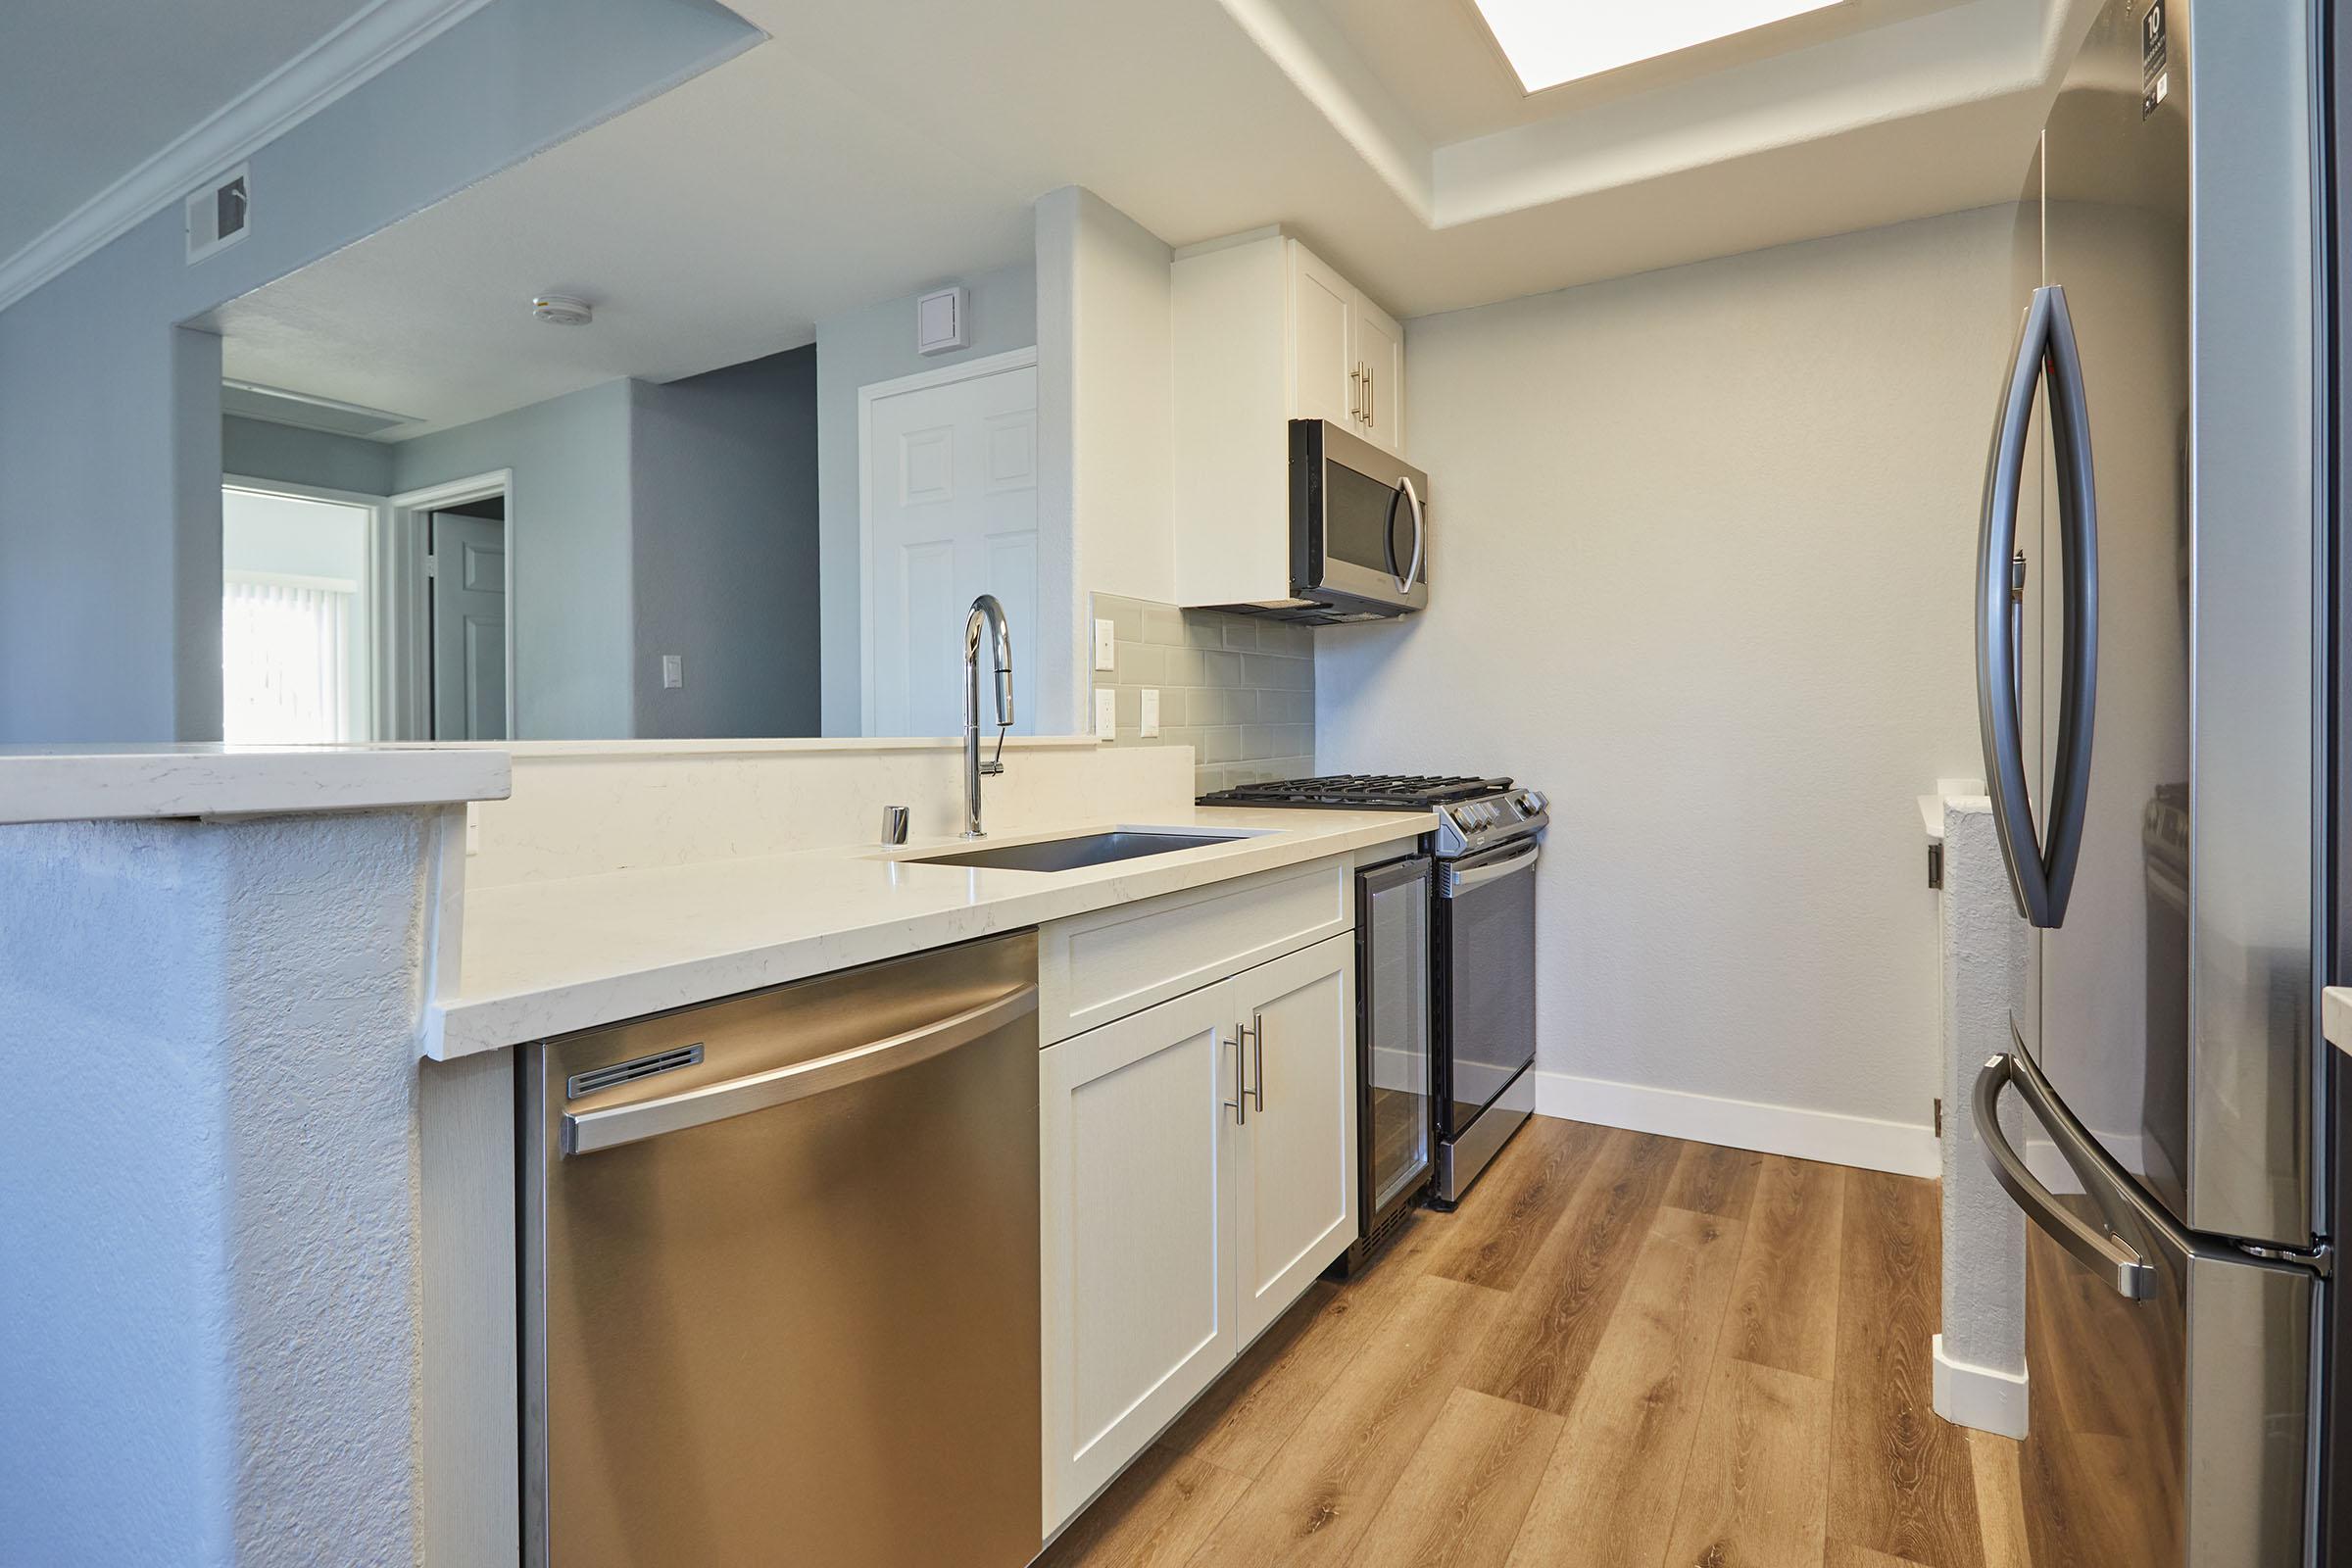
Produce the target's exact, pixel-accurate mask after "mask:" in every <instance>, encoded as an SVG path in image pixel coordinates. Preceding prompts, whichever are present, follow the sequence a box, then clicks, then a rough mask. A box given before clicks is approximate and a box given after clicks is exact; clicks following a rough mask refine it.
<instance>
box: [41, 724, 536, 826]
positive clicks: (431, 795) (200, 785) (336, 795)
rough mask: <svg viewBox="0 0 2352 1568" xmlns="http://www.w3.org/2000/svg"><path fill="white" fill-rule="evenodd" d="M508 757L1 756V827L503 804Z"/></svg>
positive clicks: (345, 749)
mask: <svg viewBox="0 0 2352 1568" xmlns="http://www.w3.org/2000/svg"><path fill="white" fill-rule="evenodd" d="M510 777H511V767H510V764H509V761H508V758H507V754H506V753H505V752H502V751H495V750H484V749H476V748H458V749H453V748H448V747H437V746H399V745H386V746H224V745H221V744H220V743H218V742H213V743H206V744H185V745H144V746H43V747H31V746H0V823H9V822H87V821H112V820H123V819H126V818H135V817H165V816H259V815H276V814H279V813H282V812H300V811H364V810H373V809H385V808H393V807H409V806H445V805H453V804H456V803H459V802H463V801H496V800H504V799H506V797H507V793H508V789H509V787H510Z"/></svg>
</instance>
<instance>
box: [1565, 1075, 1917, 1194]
mask: <svg viewBox="0 0 2352 1568" xmlns="http://www.w3.org/2000/svg"><path fill="white" fill-rule="evenodd" d="M1536 1110H1537V1113H1538V1114H1540V1115H1544V1116H1560V1117H1564V1118H1566V1119H1567V1120H1570V1121H1591V1122H1598V1123H1600V1124H1601V1125H1602V1126H1604V1127H1627V1128H1631V1129H1632V1130H1634V1131H1635V1132H1643V1133H1662V1134H1664V1135H1665V1136H1667V1137H1669V1138H1688V1139H1690V1140H1691V1141H1692V1142H1694V1143H1702V1144H1722V1145H1725V1146H1727V1147H1729V1148H1732V1149H1753V1150H1758V1151H1761V1152H1764V1153H1767V1154H1788V1155H1790V1156H1792V1157H1794V1158H1797V1159H1818V1160H1824V1161H1827V1162H1828V1163H1830V1164H1833V1165H1853V1166H1857V1167H1859V1168H1861V1169H1863V1170H1884V1171H1892V1172H1893V1173H1894V1174H1896V1175H1898V1176H1936V1175H1940V1174H1941V1173H1942V1170H1943V1152H1942V1147H1941V1145H1940V1144H1939V1143H1938V1142H1937V1140H1936V1129H1935V1128H1933V1127H1931V1126H1928V1125H1927V1124H1925V1123H1921V1124H1919V1125H1917V1126H1912V1125H1910V1124H1907V1123H1904V1122H1894V1121H1875V1120H1873V1119H1871V1118H1870V1117H1867V1116H1844V1115H1839V1114H1838V1112H1836V1111H1829V1110H1806V1109H1803V1108H1801V1107H1799V1106H1795V1105H1767V1104H1763V1103H1759V1102H1756V1101H1752V1100H1719V1099H1717V1098H1716V1097H1714V1096H1713V1095H1693V1094H1686V1093H1684V1092H1683V1091H1681V1090H1678V1089H1652V1088H1649V1087H1648V1086H1646V1085H1642V1084H1620V1083H1611V1082H1610V1081H1609V1080H1607V1079H1605V1078H1582V1077H1578V1076H1576V1075H1575V1074H1573V1073H1564V1072H1538V1073H1537V1074H1536Z"/></svg>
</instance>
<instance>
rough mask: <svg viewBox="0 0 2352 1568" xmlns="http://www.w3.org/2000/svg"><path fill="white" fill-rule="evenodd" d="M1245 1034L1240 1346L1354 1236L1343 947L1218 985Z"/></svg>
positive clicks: (1351, 1080)
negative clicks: (1246, 1083)
mask: <svg viewBox="0 0 2352 1568" xmlns="http://www.w3.org/2000/svg"><path fill="white" fill-rule="evenodd" d="M1220 989H1223V990H1225V991H1226V992H1227V993H1228V994H1229V995H1230V997H1231V999H1232V1005H1233V1007H1234V1009H1235V1012H1236V1014H1237V1016H1236V1017H1235V1018H1234V1020H1233V1022H1234V1025H1235V1032H1236V1033H1237V1034H1238V1033H1239V1032H1240V1029H1241V1028H1242V1027H1243V1026H1247V1027H1248V1028H1249V1029H1250V1035H1249V1036H1248V1037H1247V1040H1246V1042H1245V1048H1246V1050H1247V1053H1248V1054H1249V1057H1250V1060H1249V1062H1248V1067H1249V1072H1250V1090H1251V1093H1250V1096H1249V1099H1248V1109H1247V1113H1246V1114H1245V1115H1244V1117H1243V1121H1242V1126H1241V1128H1240V1130H1239V1131H1240V1136H1239V1137H1237V1138H1236V1139H1235V1140H1234V1142H1235V1146H1236V1150H1237V1153H1238V1160H1237V1163H1236V1168H1235V1171H1234V1184H1233V1193H1234V1203H1235V1214H1234V1226H1233V1231H1234V1246H1235V1250H1236V1252H1237V1257H1236V1260H1235V1261H1236V1267H1237V1269H1238V1277H1239V1283H1240V1287H1241V1302H1240V1308H1239V1312H1238V1314H1237V1315H1238V1316H1239V1318H1240V1320H1241V1336H1242V1343H1243V1344H1245V1345H1247V1344H1248V1343H1249V1342H1250V1340H1251V1339H1253V1338H1254V1337H1256V1335H1257V1334H1258V1333H1259V1331H1261V1330H1263V1329H1264V1328H1265V1327H1266V1326H1267V1325H1268V1324H1270V1323H1272V1322H1273V1321H1274V1320H1275V1319H1276V1318H1278V1317H1280V1316H1281V1315H1282V1314H1283V1311H1284V1309H1285V1308H1287V1307H1288V1306H1289V1305H1290V1304H1291V1303H1292V1302H1293V1301H1295V1300H1297V1299H1299V1294H1300V1293H1301V1292H1303V1291H1304V1290H1305V1289H1306V1288H1307V1287H1308V1286H1309V1285H1312V1284H1313V1283H1314V1282H1315V1278H1316V1276H1317V1275H1319V1274H1321V1273H1322V1272H1323V1269H1324V1267H1325V1265H1327V1264H1329V1263H1330V1262H1331V1260H1332V1259H1333V1258H1335V1257H1337V1256H1338V1255H1339V1254H1340V1253H1341V1252H1342V1251H1343V1250H1345V1249H1346V1248H1347V1247H1348V1244H1349V1243H1350V1242H1352V1241H1353V1240H1354V1239H1355V1227H1356V1216H1355V1197H1356V1179H1355V1178H1356V1170H1355V1127H1356V1114H1355V1110H1356V1104H1355V939H1354V936H1353V935H1352V934H1350V935H1348V936H1339V937H1333V938H1331V939H1329V940H1328V941H1324V942H1318V943H1316V944H1315V945H1314V946H1313V947H1311V948H1305V949H1302V950H1300V951H1299V952H1298V953H1294V954H1291V955H1290V956H1287V957H1281V958H1276V959H1275V960H1274V961H1273V962H1271V963H1266V964H1260V965H1259V966H1258V967H1256V968H1254V969H1250V970H1247V971H1245V972H1244V973H1242V974H1238V975H1236V976H1234V977H1233V978H1232V979H1231V980H1228V981H1226V982H1225V984H1224V986H1223V987H1222V988H1220Z"/></svg>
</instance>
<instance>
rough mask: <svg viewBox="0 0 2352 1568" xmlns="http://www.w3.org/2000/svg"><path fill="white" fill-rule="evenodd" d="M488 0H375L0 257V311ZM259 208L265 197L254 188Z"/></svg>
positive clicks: (264, 194) (418, 46) (262, 192)
mask: <svg viewBox="0 0 2352 1568" xmlns="http://www.w3.org/2000/svg"><path fill="white" fill-rule="evenodd" d="M488 3H489V0H375V4H373V5H370V6H368V8H367V9H366V10H364V11H362V12H360V13H359V14H358V15H357V16H354V17H353V18H352V19H351V20H350V21H348V22H346V23H344V24H343V25H341V26H339V27H337V28H335V30H334V31H332V32H330V33H328V34H327V35H326V36H325V37H323V38H321V39H319V41H318V42H317V43H315V44H313V45H311V47H310V48H308V49H306V50H304V51H303V52H302V53H301V54H298V55H296V56H295V57H294V58H293V59H291V60H289V61H287V62H286V63H285V64H284V65H282V66H280V67H278V68H277V69H276V70H275V71H272V72H271V73H270V74H268V75H267V76H264V77H263V78H262V79H261V80H260V81H257V82H255V83H254V84H253V85H252V86H250V87H248V88H246V89H245V90H244V91H243V92H241V93H239V94H238V95H237V96H236V97H234V98H231V99H230V100H229V101H228V102H227V103H225V104H222V105H221V107H220V108H219V109H216V110H215V111H213V113H211V114H210V115H208V116H206V117H205V118H204V119H203V120H200V121H198V122H197V123H195V124H193V125H191V126H189V127H188V128H187V129H186V130H184V131H182V132H180V133H179V134H178V135H177V136H175V137H173V138H172V140H171V141H169V142H166V143H165V144H164V145H163V147H162V148H160V149H159V150H157V151H156V152H155V153H153V154H152V155H150V156H149V157H148V158H146V159H145V160H144V161H142V162H141V163H139V164H138V165H136V166H135V167H134V168H132V169H131V170H130V172H127V173H125V174H123V176H122V177H121V178H119V179H117V180H115V181H114V182H113V183H112V184H110V185H108V186H106V187H105V188H104V189H102V190H100V191H99V192H98V193H97V194H96V195H95V196H92V197H91V198H90V199H89V200H88V201H86V202H83V203H82V204H81V205H80V206H79V207H76V208H75V209H74V210H73V212H71V213H69V214H67V215H66V216H65V217H64V218H63V219H60V220H59V221H58V222H57V223H56V224H55V225H54V226H52V227H50V228H49V229H48V230H46V231H45V232H43V233H41V234H40V235H38V236H37V237H36V238H34V239H33V241H32V242H31V243H30V244H28V245H26V246H25V248H24V249H22V250H20V251H18V252H17V253H16V254H15V255H13V256H11V257H9V258H8V259H7V260H6V261H0V311H4V310H6V309H8V307H10V306H11V305H14V304H15V303H16V302H17V301H19V300H21V299H23V298H24V297H25V295H27V294H29V293H31V292H32V291H33V290H34V289H36V288H39V287H40V286H41V285H42V284H43V283H46V282H48V281H49V280H50V279H51V278H53V277H55V276H57V275H58V274H59V273H60V272H63V271H65V270H67V269H68V268H70V267H73V265H74V264H75V263H77V262H80V261H82V260H84V259H85V258H87V257H89V256H90V255H92V254H93V253H95V252H96V251H98V250H100V249H102V248H104V247H105V246H107V245H108V244H111V243H112V242H113V241H115V240H117V239H120V238H121V237H122V236H123V235H124V234H126V233H128V232H129V231H130V230H131V229H133V228H135V227H137V226H138V225H139V224H140V223H142V222H144V221H147V219H148V218H149V217H151V216H152V215H154V214H156V213H158V212H161V211H163V210H164V209H166V208H168V207H171V206H173V205H174V204H176V203H177V202H179V201H180V200H181V198H183V197H185V196H186V195H187V194H188V193H189V192H190V191H192V190H194V189H196V188H197V186H199V185H201V184H202V183H203V182H204V181H205V180H207V179H209V178H211V177H212V176H213V175H215V174H219V173H221V172H224V171H226V170H230V169H233V168H235V167H236V166H237V165H238V164H241V163H243V162H244V161H245V160H246V159H248V158H250V157H252V156H253V155H254V154H255V153H256V152H259V151H260V150H261V149H262V148H263V147H266V146H268V145H269V144H270V142H271V141H273V140H275V139H276V138H277V137H278V136H279V135H281V134H283V133H284V132H285V131H287V130H288V129H290V128H292V127H293V126H294V125H296V124H298V123H301V122H302V121H304V120H306V119H308V118H309V117H310V116H312V115H314V114H316V113H318V112H319V110H321V109H323V108H325V107H326V106H327V105H328V104H331V103H333V102H334V101H335V100H336V99H338V98H340V97H342V96H343V95H344V94H345V93H347V92H349V91H351V90H352V89H353V88H354V87H357V86H359V85H360V84H361V83H362V82H364V81H366V80H368V77H370V76H372V75H374V74H375V73H377V72H379V71H382V70H383V69H384V68H385V67H387V66H390V65H392V64H394V63H395V62H397V61H399V60H401V59H403V58H405V57H407V56H408V55H410V54H411V53H413V52H415V51H416V50H417V49H418V48H420V47H422V46H423V45H424V44H426V43H429V42H430V41H432V39H434V38H435V37H437V36H439V35H440V34H441V33H443V32H445V31H447V30H448V29H449V28H450V27H452V26H454V25H457V24H458V23H460V22H463V21H465V20H466V18H467V17H469V16H471V15H472V14H473V13H474V12H476V11H479V10H480V9H481V8H482V7H483V6H485V5H487V4H488ZM256 195H257V197H258V202H257V210H260V206H261V205H262V204H266V203H267V202H268V201H269V199H270V198H269V193H268V192H267V191H261V192H257V193H256Z"/></svg>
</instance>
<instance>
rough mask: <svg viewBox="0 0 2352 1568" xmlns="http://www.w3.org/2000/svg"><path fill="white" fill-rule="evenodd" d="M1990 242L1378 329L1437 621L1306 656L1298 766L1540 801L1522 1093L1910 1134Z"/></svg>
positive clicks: (1996, 218) (1978, 484) (1970, 758)
mask: <svg viewBox="0 0 2352 1568" xmlns="http://www.w3.org/2000/svg"><path fill="white" fill-rule="evenodd" d="M2006 224H2007V215H2006V212H2005V211H1986V212H1978V213H1966V214H1959V215H1955V216H1951V217H1945V218H1937V219H1930V220H1925V221H1919V222H1914V223H1907V224H1902V225H1899V226H1895V227H1891V228H1883V229H1876V230H1872V231H1869V232H1866V233H1858V234H1849V235H1844V236H1841V237H1838V238H1835V239H1825V240H1820V241H1816V242H1813V243H1809V244H1802V245H1792V246H1786V247H1782V248H1779V249H1775V250H1768V251H1762V252H1757V253H1754V254H1751V255H1746V256H1738V257H1733V258H1730V259H1728V260H1723V261H1716V262H1708V263H1704V264H1702V265H1699V266H1694V267H1687V268H1681V269H1677V270H1671V271H1663V272H1654V273H1649V274H1646V275H1643V276H1639V277H1631V278H1623V279H1619V280H1616V281H1612V282H1607V283H1597V284H1593V285H1591V286H1589V287H1585V288H1579V289H1572V290H1569V291H1566V292H1564V293H1557V294H1546V295H1542V296H1538V297H1536V298H1532V299H1523V300H1516V301H1512V302H1510V303H1507V304H1501V305H1494V306H1489V307H1486V308H1484V309H1481V310H1474V311H1466V312H1461V313H1458V314H1454V315H1448V316H1439V317H1430V318H1424V319H1419V320H1415V321H1412V322H1409V323H1408V324H1407V327H1406V335H1407V347H1408V350H1409V361H1410V369H1411V377H1412V386H1411V402H1410V403H1409V405H1408V408H1409V415H1408V417H1409V419H1410V428H1409V429H1408V430H1407V431H1406V437H1407V451H1408V452H1409V453H1410V454H1411V456H1412V459H1413V462H1414V463H1415V464H1417V465H1419V466H1423V467H1425V468H1427V469H1428V471H1429V474H1430V482H1431V485H1432V487H1433V489H1434V491H1435V495H1434V497H1433V501H1432V511H1431V518H1432V521H1431V545H1430V563H1431V564H1430V581H1431V583H1432V588H1431V597H1430V608H1429V610H1428V612H1427V613H1424V614H1421V615H1417V616H1413V617H1410V618H1408V619H1405V620H1402V621H1398V622H1395V623H1390V624H1385V625H1373V626H1364V627H1332V628H1328V629H1323V630H1318V631H1317V632H1316V633H1315V639H1316V726H1317V730H1316V732H1317V740H1318V756H1317V761H1318V763H1319V764H1320V765H1321V766H1322V767H1323V768H1325V769H1327V770H1332V771H1338V770H1342V769H1350V770H1352V769H1375V768H1377V769H1388V770H1400V769H1409V770H1414V771H1428V772H1475V773H1489V772H1507V773H1511V774H1515V775H1517V776H1518V777H1519V778H1521V779H1522V780H1524V781H1526V782H1528V783H1530V784H1534V785H1537V786H1539V787H1543V788H1545V789H1548V790H1549V791H1550V792H1551V794H1552V797H1553V801H1554V805H1553V819H1554V826H1553V828H1552V836H1551V843H1550V853H1549V855H1548V856H1547V857H1546V858H1545V860H1544V869H1543V871H1542V873H1541V875H1542V878H1543V880H1542V884H1541V894H1540V897H1541V899H1542V901H1543V912H1544V919H1543V926H1542V935H1541V939H1540V940H1541V948H1540V953H1539V983H1540V1029H1541V1043H1540V1056H1539V1064H1540V1066H1541V1067H1542V1068H1543V1069H1544V1071H1546V1072H1549V1073H1556V1074H1563V1075H1569V1076H1570V1077H1571V1078H1573V1079H1583V1080H1592V1079H1597V1080H1606V1081H1609V1082H1613V1083H1619V1084H1632V1085H1638V1086H1642V1087H1643V1088H1646V1089H1653V1090H1667V1091H1673V1092H1678V1093H1684V1094H1691V1095H1702V1096H1711V1097H1718V1098H1724V1099H1731V1100H1738V1101H1745V1102H1752V1103H1762V1104H1766V1105H1781V1106H1790V1107H1795V1108H1798V1109H1800V1110H1810V1111H1818V1112H1828V1113H1834V1114H1838V1115H1844V1116H1855V1117H1866V1118H1873V1119H1876V1120H1879V1121H1882V1122H1887V1123H1894V1124H1898V1125H1899V1126H1900V1127H1904V1128H1912V1129H1918V1130H1919V1131H1918V1133H1917V1134H1916V1135H1915V1134H1911V1133H1903V1134H1900V1135H1899V1138H1898V1141H1899V1139H1909V1138H1912V1137H1914V1136H1918V1137H1920V1138H1922V1139H1924V1128H1925V1125H1926V1124H1927V1123H1928V1121H1929V1120H1930V1104H1931V1102H1932V1101H1933V1099H1934V1097H1935V1095H1936V1087H1937V1070H1936V1062H1937V1055H1938V1049H1937V1036H1938V1028H1939V1025H1938V1020H1937V1007H1936V999H1937V996H1938V992H1939V989H1940V988H1939V985H1938V974H1937V961H1936V904H1935V900H1934V899H1933V898H1932V897H1931V896H1930V895H1929V894H1928V893H1927V891H1926V889H1925V887H1924V886H1923V880H1922V879H1923V864H1922V858H1921V857H1922V852H1921V847H1920V840H1919V818H1918V813H1917V811H1916V809H1915V808H1914V806H1913V798H1914V797H1916V796H1918V795H1920V794H1923V793H1926V792H1929V791H1932V790H1933V789H1934V788H1935V784H1936V779H1937V778H1938V777H1971V776H1975V775H1977V774H1978V773H1979V772H1980V771H1981V770H1982V764H1981V762H1980V760H1979V750H1978V739H1977V719H1976V687H1975V676H1974V667H1975V666H1974V658H1975V656H1974V647H1973V643H1972V640H1971V630H1970V621H1969V615H1968V599H1969V592H1970V587H1971V584H1972V583H1973V582H1974V580H1975V569H1976V559H1975V551H1976V542H1977V520H1978V519H1977V507H1978V500H1979V492H1980V491H1981V489H1982V487H1983V482H1984V464H1985V430H1986V423H1985V421H1986V420H1987V419H1988V418H1989V417H1990V413H1991V408H1992V395H1993V391H1994V389H1995V387H1996V386H1997V383H1998V381H1999V378H2000V375H2001V373H2002V371H2003V369H2004V368H2005V367H2006V363H2007V355H2008V351H2009V348H2010V343H2011V339H2012V338H2013V337H2014V335H2015V332H2016V317H2015V313H2014V312H2013V310H2012V309H2011V306H2010V299H2009V293H2008V283H2009V254H2008V239H2007V234H2008V231H2007V226H2006ZM1564 1087H1565V1089H1566V1090H1567V1092H1568V1094H1569V1097H1570V1098H1569V1100H1568V1102H1567V1103H1570V1104H1573V1103H1574V1098H1573V1097H1574V1095H1575V1094H1576V1093H1580V1092H1583V1091H1582V1090H1581V1088H1580V1086H1579V1085H1577V1084H1575V1083H1570V1084H1568V1085H1566V1086H1564ZM1923 1147H1925V1145H1924V1143H1923Z"/></svg>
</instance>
